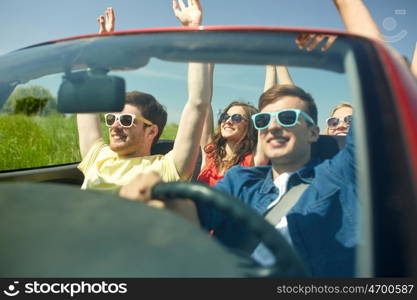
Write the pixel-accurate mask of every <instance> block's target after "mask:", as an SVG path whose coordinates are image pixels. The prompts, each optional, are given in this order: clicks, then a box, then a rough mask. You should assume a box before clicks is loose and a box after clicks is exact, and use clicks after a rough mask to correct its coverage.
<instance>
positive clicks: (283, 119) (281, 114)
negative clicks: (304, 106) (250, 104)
mask: <svg viewBox="0 0 417 300" xmlns="http://www.w3.org/2000/svg"><path fill="white" fill-rule="evenodd" d="M300 114H301V115H302V116H303V117H304V118H305V119H306V120H307V122H309V123H311V124H312V125H315V123H314V121H313V119H312V118H311V117H310V116H309V115H308V114H307V113H305V112H303V111H302V110H300V109H284V110H280V111H277V112H272V113H270V112H260V113H257V114H254V115H252V117H251V118H252V122H253V126H255V128H256V129H257V130H262V129H265V128H268V127H269V125H270V124H271V121H272V118H273V117H275V118H276V120H277V122H278V124H279V125H281V126H282V127H292V126H295V125H296V124H297V121H298V118H299V117H300Z"/></svg>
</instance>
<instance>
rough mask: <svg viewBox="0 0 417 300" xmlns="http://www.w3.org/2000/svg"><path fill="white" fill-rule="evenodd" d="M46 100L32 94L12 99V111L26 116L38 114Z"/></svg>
mask: <svg viewBox="0 0 417 300" xmlns="http://www.w3.org/2000/svg"><path fill="white" fill-rule="evenodd" d="M46 102H48V99H46V98H42V99H39V98H35V97H32V96H29V97H25V98H21V99H16V100H15V101H14V113H15V114H25V115H26V116H31V115H36V114H40V112H41V111H42V109H43V108H44V107H45V105H46Z"/></svg>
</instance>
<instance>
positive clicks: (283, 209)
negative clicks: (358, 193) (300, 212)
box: [241, 183, 310, 253]
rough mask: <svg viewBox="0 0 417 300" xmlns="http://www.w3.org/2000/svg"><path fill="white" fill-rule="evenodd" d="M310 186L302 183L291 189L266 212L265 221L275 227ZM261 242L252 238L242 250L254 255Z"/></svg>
mask: <svg viewBox="0 0 417 300" xmlns="http://www.w3.org/2000/svg"><path fill="white" fill-rule="evenodd" d="M309 185H310V184H307V183H300V184H298V185H296V186H294V187H292V188H291V189H289V190H288V191H287V192H286V193H285V194H284V195H283V196H282V198H281V199H280V200H279V201H278V203H277V204H276V205H275V206H273V207H272V208H270V209H269V210H268V211H267V212H266V214H265V215H264V218H265V220H266V221H267V222H269V223H271V224H272V226H274V227H275V226H276V225H277V224H278V223H279V221H280V220H281V218H282V217H283V216H285V215H287V213H288V211H289V210H290V209H291V208H292V207H293V206H294V205H295V204H296V203H297V201H298V199H300V197H301V195H302V194H303V192H304V191H305V190H306V189H307V188H308V186H309ZM259 242H260V241H259V239H257V238H254V237H253V236H250V237H248V238H247V239H246V241H245V242H244V243H243V244H242V246H241V248H242V249H243V250H244V251H247V252H248V253H252V252H253V250H255V248H256V247H257V246H258V245H259Z"/></svg>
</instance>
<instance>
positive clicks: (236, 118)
mask: <svg viewBox="0 0 417 300" xmlns="http://www.w3.org/2000/svg"><path fill="white" fill-rule="evenodd" d="M229 118H232V122H233V123H240V122H242V121H243V120H246V118H245V117H244V116H242V115H240V114H233V115H228V114H227V113H222V114H221V115H220V118H219V124H221V123H223V122H226V121H227V120H229Z"/></svg>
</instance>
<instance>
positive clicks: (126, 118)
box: [104, 113, 153, 128]
mask: <svg viewBox="0 0 417 300" xmlns="http://www.w3.org/2000/svg"><path fill="white" fill-rule="evenodd" d="M135 118H138V119H139V120H141V121H142V122H143V123H145V124H148V125H152V124H153V123H152V122H151V121H149V120H146V119H145V118H143V117H141V116H136V115H134V114H113V113H109V114H105V115H104V120H105V122H106V126H107V127H111V126H113V124H114V122H117V121H119V124H120V126H122V127H124V128H129V127H132V125H134V124H133V122H134V121H135Z"/></svg>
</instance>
